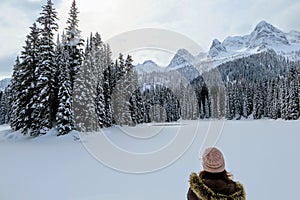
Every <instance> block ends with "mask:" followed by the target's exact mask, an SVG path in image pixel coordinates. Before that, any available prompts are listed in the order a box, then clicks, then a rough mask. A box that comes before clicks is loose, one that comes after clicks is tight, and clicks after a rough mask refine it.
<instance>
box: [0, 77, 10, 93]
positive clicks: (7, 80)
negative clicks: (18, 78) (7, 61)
mask: <svg viewBox="0 0 300 200" xmlns="http://www.w3.org/2000/svg"><path fill="white" fill-rule="evenodd" d="M9 83H10V78H5V79H2V80H0V91H4V90H5V88H6V87H7V86H8V85H9Z"/></svg>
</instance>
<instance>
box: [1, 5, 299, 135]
mask: <svg viewBox="0 0 300 200" xmlns="http://www.w3.org/2000/svg"><path fill="white" fill-rule="evenodd" d="M78 14H79V10H78V7H77V5H76V1H75V0H73V3H72V5H71V7H70V11H69V17H68V19H67V21H66V25H67V28H66V29H65V30H63V33H62V34H59V33H58V30H59V27H58V20H59V19H58V18H57V12H56V10H55V7H54V4H53V3H52V1H51V0H47V3H46V4H45V5H44V6H42V11H41V13H40V16H39V17H38V18H37V20H36V21H35V22H34V23H33V24H32V26H31V27H30V28H29V34H28V35H27V37H26V39H25V43H24V46H23V49H22V51H21V53H20V56H18V57H17V58H16V61H15V64H14V68H13V75H12V79H11V83H10V85H9V87H7V88H6V90H5V91H3V92H0V124H4V123H9V124H10V126H11V128H12V129H13V130H14V131H17V130H19V131H20V132H21V133H22V134H29V135H31V136H39V135H43V134H46V133H47V131H49V130H50V129H52V128H56V129H57V130H58V133H59V134H58V135H64V134H67V133H69V132H70V131H71V130H78V131H84V132H87V131H97V130H99V129H100V128H104V127H110V126H112V125H120V126H123V125H130V126H135V125H137V124H141V123H149V122H152V121H155V122H171V121H177V120H179V119H184V120H186V119H188V120H195V119H206V118H213V119H228V120H233V119H235V120H239V119H247V118H249V119H262V118H271V119H285V120H297V119H299V117H300V95H299V93H300V88H299V86H300V78H299V76H300V63H299V62H298V61H289V60H288V59H286V58H284V57H281V56H279V55H277V54H276V53H275V52H274V51H271V50H270V51H266V52H261V53H258V54H254V55H251V56H249V57H244V58H240V59H237V60H233V61H229V62H226V63H223V64H221V65H219V66H218V67H216V68H213V69H211V70H210V71H206V72H203V73H202V74H201V75H199V76H198V77H196V78H193V79H192V80H189V79H188V78H186V74H182V73H183V72H182V71H178V70H173V71H165V72H152V73H148V74H142V75H139V74H138V73H137V71H136V69H135V68H136V67H135V66H133V64H132V62H133V59H134V58H132V57H131V56H130V55H126V56H124V55H122V54H121V53H120V54H119V57H118V58H117V59H115V60H113V58H112V53H111V49H110V46H109V44H106V43H104V42H103V41H102V38H101V36H100V34H99V33H95V34H93V33H91V34H90V36H89V37H88V38H86V39H83V38H81V36H80V32H81V31H80V28H79V26H78V23H79V18H78ZM61 31H62V30H61ZM181 70H182V69H181ZM216 74H218V76H220V78H216Z"/></svg>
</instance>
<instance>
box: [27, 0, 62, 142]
mask: <svg viewBox="0 0 300 200" xmlns="http://www.w3.org/2000/svg"><path fill="white" fill-rule="evenodd" d="M57 19H58V18H57V12H56V11H55V9H54V7H53V3H52V1H51V0H47V3H46V5H44V6H42V12H41V16H40V17H39V18H38V20H37V21H38V22H39V23H40V25H41V40H40V45H39V53H38V58H39V59H38V60H39V62H38V64H37V68H36V70H35V73H34V75H35V77H36V79H37V82H36V86H35V88H34V89H35V91H36V93H35V95H34V97H33V99H32V102H31V104H32V108H33V110H34V111H33V113H32V119H34V121H33V122H32V125H31V128H32V132H31V135H32V136H38V135H40V134H45V133H46V132H47V131H48V130H49V129H50V128H52V126H53V122H54V121H55V114H56V111H57V108H56V107H55V105H54V102H55V101H56V99H57V94H55V88H57V82H56V81H55V80H56V76H57V66H56V63H55V49H54V47H55V43H54V41H53V36H54V32H55V31H57V29H58V25H57V23H56V20H57Z"/></svg>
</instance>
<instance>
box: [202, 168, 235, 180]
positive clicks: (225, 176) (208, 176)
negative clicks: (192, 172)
mask: <svg viewBox="0 0 300 200" xmlns="http://www.w3.org/2000/svg"><path fill="white" fill-rule="evenodd" d="M199 176H200V178H201V179H213V180H217V179H221V180H224V181H225V182H226V183H231V182H232V177H233V175H232V174H231V173H229V172H227V171H226V170H224V171H223V172H220V173H211V172H207V171H201V172H200V175H199Z"/></svg>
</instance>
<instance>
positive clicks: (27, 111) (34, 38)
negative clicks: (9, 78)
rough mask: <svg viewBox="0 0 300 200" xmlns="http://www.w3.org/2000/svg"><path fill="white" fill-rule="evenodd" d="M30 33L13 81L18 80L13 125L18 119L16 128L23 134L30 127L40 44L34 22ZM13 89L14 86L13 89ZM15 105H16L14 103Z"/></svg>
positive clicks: (38, 32)
mask: <svg viewBox="0 0 300 200" xmlns="http://www.w3.org/2000/svg"><path fill="white" fill-rule="evenodd" d="M30 30H31V31H30V33H29V35H28V36H27V39H26V41H25V43H26V45H25V46H24V47H23V48H24V50H23V51H22V52H21V59H22V63H21V64H20V67H19V69H18V70H19V72H18V75H17V76H15V77H14V78H16V80H14V81H15V82H19V87H18V89H17V90H18V91H14V93H15V92H16V94H17V96H16V98H15V99H17V102H18V103H17V109H14V116H15V117H16V118H15V119H14V120H13V123H12V124H13V126H14V124H15V121H16V120H17V121H18V124H19V125H18V126H16V129H19V128H21V129H22V133H23V134H27V133H28V131H29V130H30V128H31V123H32V120H33V119H32V118H31V114H32V112H33V108H32V104H31V102H32V99H33V96H34V95H35V93H36V91H35V85H36V77H35V70H36V68H37V64H38V59H39V58H38V50H39V45H40V39H39V36H40V30H39V29H38V28H37V26H36V23H34V24H33V25H32V26H31V27H30ZM13 90H15V88H14V89H13ZM14 106H16V105H14Z"/></svg>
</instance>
